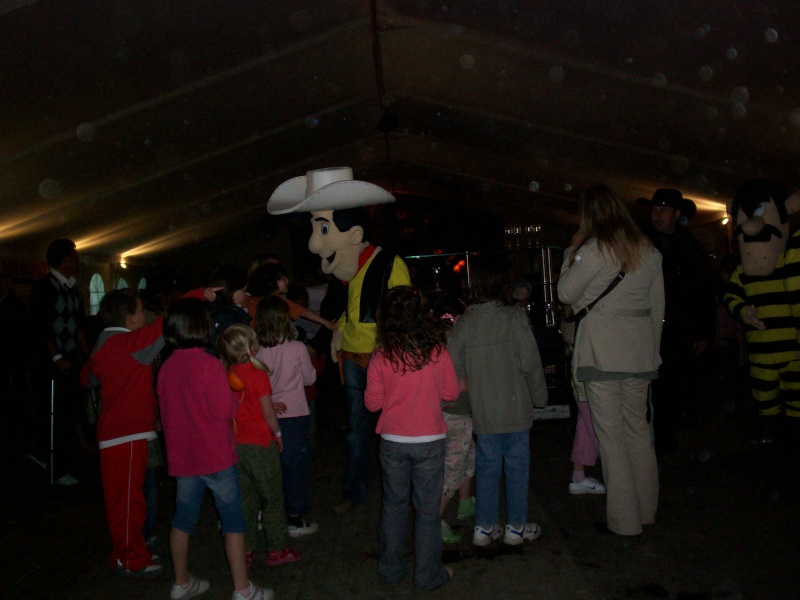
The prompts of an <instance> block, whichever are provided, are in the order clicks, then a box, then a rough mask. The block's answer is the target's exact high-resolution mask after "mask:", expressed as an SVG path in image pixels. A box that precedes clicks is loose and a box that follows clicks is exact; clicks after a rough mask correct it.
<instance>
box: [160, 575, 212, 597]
mask: <svg viewBox="0 0 800 600" xmlns="http://www.w3.org/2000/svg"><path fill="white" fill-rule="evenodd" d="M208 588H209V584H208V581H206V580H205V579H198V578H196V577H192V576H191V575H190V576H189V583H187V584H186V585H185V586H183V585H178V584H177V583H176V584H174V585H173V586H172V589H171V590H170V591H169V597H170V598H171V600H189V598H194V597H195V596H199V595H200V594H205V593H206V592H207V591H208Z"/></svg>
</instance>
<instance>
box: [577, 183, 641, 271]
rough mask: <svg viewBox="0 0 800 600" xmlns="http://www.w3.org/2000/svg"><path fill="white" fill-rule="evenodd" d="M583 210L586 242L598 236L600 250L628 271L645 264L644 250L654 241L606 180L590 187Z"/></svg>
mask: <svg viewBox="0 0 800 600" xmlns="http://www.w3.org/2000/svg"><path fill="white" fill-rule="evenodd" d="M580 212H581V225H580V233H581V236H582V237H583V240H584V243H585V242H586V241H588V240H589V239H591V238H595V239H597V247H598V249H599V251H600V253H601V254H604V255H606V256H608V257H609V258H611V260H613V261H614V262H615V263H617V265H619V267H620V269H622V270H624V271H626V272H628V273H630V272H632V271H635V270H636V269H638V268H639V267H640V266H641V264H642V260H643V258H644V252H645V250H646V249H647V248H648V247H649V246H650V245H651V242H650V240H649V239H648V238H647V237H646V236H645V235H644V234H643V233H642V231H641V230H640V229H639V227H638V225H636V222H635V221H634V220H633V218H632V217H631V214H630V212H628V209H627V208H626V207H625V205H624V204H623V203H622V201H621V200H620V199H619V198H617V196H616V195H615V194H614V192H613V191H612V190H611V188H609V187H608V186H607V185H604V184H602V183H597V184H595V185H592V186H590V187H589V188H587V190H586V191H585V192H584V193H583V195H582V196H581V200H580ZM573 256H574V254H573Z"/></svg>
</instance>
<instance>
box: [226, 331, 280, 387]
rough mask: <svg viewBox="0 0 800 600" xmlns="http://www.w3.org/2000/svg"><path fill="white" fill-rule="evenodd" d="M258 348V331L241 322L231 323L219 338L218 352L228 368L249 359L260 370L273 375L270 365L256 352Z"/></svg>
mask: <svg viewBox="0 0 800 600" xmlns="http://www.w3.org/2000/svg"><path fill="white" fill-rule="evenodd" d="M257 350H258V340H257V339H256V332H255V331H253V329H252V328H250V327H249V326H247V325H243V324H241V323H237V324H236V325H231V326H230V327H228V328H227V329H226V330H225V331H223V332H222V333H221V334H220V336H219V338H217V352H218V353H219V356H220V358H221V359H222V362H223V364H224V365H225V367H226V368H228V369H230V367H231V365H240V364H242V363H244V362H248V361H249V362H250V364H251V365H253V366H254V367H255V368H256V369H258V370H259V371H264V372H265V373H266V374H267V375H271V374H272V372H271V371H270V370H269V367H268V366H267V365H265V364H264V362H263V361H261V360H260V359H259V358H258V357H257V356H256V355H255V354H254V352H255V351H257Z"/></svg>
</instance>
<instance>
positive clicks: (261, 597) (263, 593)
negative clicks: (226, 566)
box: [231, 581, 275, 600]
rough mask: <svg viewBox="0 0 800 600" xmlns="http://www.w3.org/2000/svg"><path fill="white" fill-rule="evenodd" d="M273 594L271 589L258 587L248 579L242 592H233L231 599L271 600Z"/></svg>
mask: <svg viewBox="0 0 800 600" xmlns="http://www.w3.org/2000/svg"><path fill="white" fill-rule="evenodd" d="M274 595H275V593H274V592H273V591H272V590H271V589H269V588H262V587H258V586H257V585H253V582H252V581H250V582H248V584H247V589H246V590H245V591H244V592H233V596H232V597H231V600H272V598H273V596H274Z"/></svg>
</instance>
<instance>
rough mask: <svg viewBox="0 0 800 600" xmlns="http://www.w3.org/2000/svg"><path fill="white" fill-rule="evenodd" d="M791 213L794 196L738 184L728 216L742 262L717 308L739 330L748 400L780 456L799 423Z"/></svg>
mask: <svg viewBox="0 0 800 600" xmlns="http://www.w3.org/2000/svg"><path fill="white" fill-rule="evenodd" d="M798 210H800V193H797V192H795V193H793V194H791V195H790V194H789V192H788V190H787V188H786V187H785V186H784V185H783V184H782V183H780V182H777V181H770V180H766V179H757V180H751V181H748V182H746V183H744V184H742V186H741V187H739V189H738V190H737V191H736V195H735V197H734V199H733V203H732V204H731V210H730V212H731V214H732V215H733V217H734V219H735V223H736V231H735V233H734V235H735V236H736V239H737V241H738V243H739V252H740V254H741V257H742V264H741V265H739V267H737V269H736V271H735V272H734V273H733V275H731V279H730V282H729V283H728V287H727V289H726V293H725V304H726V305H727V307H728V310H729V311H730V312H731V314H732V315H733V316H734V317H736V318H738V319H739V320H741V321H742V322H743V323H744V324H745V325H746V326H747V332H746V336H747V353H748V358H749V362H750V384H751V387H752V394H753V398H754V399H755V401H756V404H757V406H758V414H759V416H760V417H762V418H763V419H764V426H765V433H766V435H767V436H768V437H772V436H774V437H775V438H776V440H775V441H776V442H779V443H778V444H777V446H778V447H777V448H776V450H777V451H778V452H780V453H785V452H787V451H793V447H794V446H796V444H797V440H796V439H795V440H792V439H791V438H792V437H795V436H796V434H797V429H798V425H797V424H798V423H800V420H799V419H798V417H800V344H798V339H797V336H798V327H797V318H798V316H799V315H798V312H800V301H798V299H797V297H796V296H797V295H798V291H800V231H798V232H795V233H794V234H793V235H790V233H789V215H791V214H793V213H795V212H797V211H798ZM782 415H785V416H786V417H793V418H790V419H782V418H780V417H781V416H782Z"/></svg>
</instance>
